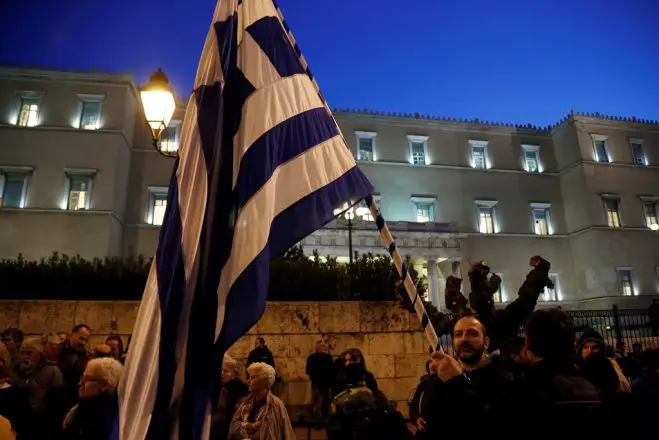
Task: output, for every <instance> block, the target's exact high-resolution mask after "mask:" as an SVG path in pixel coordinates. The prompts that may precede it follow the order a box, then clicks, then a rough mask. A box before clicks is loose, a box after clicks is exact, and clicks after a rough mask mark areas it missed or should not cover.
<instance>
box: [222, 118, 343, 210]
mask: <svg viewBox="0 0 659 440" xmlns="http://www.w3.org/2000/svg"><path fill="white" fill-rule="evenodd" d="M338 135H339V131H338V130H337V128H336V124H335V123H334V120H333V119H332V118H331V117H330V116H329V115H328V114H327V112H326V111H325V109H324V108H315V109H312V110H307V111H306V112H304V113H300V114H298V115H296V116H293V117H292V118H290V119H287V120H285V121H284V122H282V123H280V124H278V125H277V126H275V127H274V128H273V129H272V130H270V131H268V132H267V133H266V134H264V135H263V136H261V137H260V138H259V139H258V140H257V141H256V142H254V144H252V146H251V147H250V148H249V150H247V152H246V153H245V155H244V156H243V158H242V163H241V171H240V172H239V174H238V178H237V183H236V185H235V193H236V204H237V206H238V208H239V209H240V208H241V207H242V206H244V205H245V204H246V203H247V202H248V201H249V199H251V198H252V197H253V196H254V194H256V193H257V192H258V191H259V190H260V188H261V187H262V186H263V185H264V184H265V183H266V182H267V181H268V180H270V177H271V176H272V174H273V172H274V171H275V169H276V168H277V167H279V166H280V165H282V164H284V163H286V162H288V161H290V160H292V159H293V158H294V157H296V156H298V155H299V154H302V153H304V152H305V151H307V150H309V149H311V148H313V147H315V146H316V145H318V144H320V143H322V142H325V141H327V140H329V139H331V138H333V137H335V136H338ZM246 170H249V172H247V171H246Z"/></svg>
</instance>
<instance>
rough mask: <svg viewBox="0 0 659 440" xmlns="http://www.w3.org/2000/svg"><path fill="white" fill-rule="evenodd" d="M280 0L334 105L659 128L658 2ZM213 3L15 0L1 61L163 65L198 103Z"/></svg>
mask: <svg viewBox="0 0 659 440" xmlns="http://www.w3.org/2000/svg"><path fill="white" fill-rule="evenodd" d="M246 1H249V0H246ZM278 3H279V5H280V7H281V8H282V10H283V12H284V15H285V18H286V21H287V22H288V24H289V25H290V27H291V28H292V30H293V33H294V35H295V37H296V39H297V40H298V42H299V44H300V47H301V48H302V51H303V53H304V54H305V56H306V58H307V60H308V61H309V64H310V66H311V69H312V71H313V72H314V75H315V76H316V77H317V79H318V82H319V84H320V86H321V89H322V90H323V93H324V94H325V97H326V98H327V100H328V102H329V104H330V105H331V106H332V107H342V108H355V109H362V108H370V109H375V110H385V111H399V112H409V113H413V112H420V113H424V114H432V115H439V116H451V117H465V118H467V117H468V118H472V117H473V118H479V119H482V120H494V121H502V122H517V123H526V122H532V123H534V124H538V125H545V124H549V123H552V122H556V121H557V120H558V119H559V118H560V117H561V116H563V115H564V114H566V113H567V112H568V111H569V110H570V109H571V108H574V109H576V110H580V111H587V112H596V111H597V112H600V113H605V114H615V115H621V116H637V117H641V118H646V119H659V25H658V23H659V1H657V0H619V1H614V0H499V1H494V0H489V1H487V0H461V1H457V0H453V1H446V0H415V1H410V2H402V1H400V0H397V1H394V0H279V2H278ZM404 4H408V5H410V6H403V5H404ZM193 5H194V6H193ZM214 7H215V2H214V1H213V0H196V1H183V0H159V1H155V0H130V1H129V0H114V1H112V2H90V1H89V0H84V1H83V0H67V1H66V2H53V1H47V0H36V1H34V0H33V1H31V2H26V1H20V2H19V1H18V0H5V1H4V3H3V10H4V12H5V13H3V14H2V16H1V17H0V63H1V64H5V65H7V64H10V65H37V66H43V67H56V68H69V69H90V68H96V69H99V70H112V71H128V70H132V71H133V72H134V74H135V76H136V79H137V81H138V82H139V83H143V82H145V81H146V79H147V78H148V75H149V73H150V72H151V71H153V70H155V69H156V68H157V67H163V68H164V69H165V71H166V72H167V73H168V74H169V75H170V79H171V81H172V82H173V84H174V87H175V88H176V91H177V93H178V94H179V95H182V96H187V94H188V93H189V92H190V88H191V85H192V81H193V78H194V74H195V71H196V68H197V61H198V58H199V54H200V52H201V47H202V44H203V41H204V38H205V36H206V33H207V31H208V26H209V24H210V19H211V17H212V12H213V9H214ZM26 17H29V20H26Z"/></svg>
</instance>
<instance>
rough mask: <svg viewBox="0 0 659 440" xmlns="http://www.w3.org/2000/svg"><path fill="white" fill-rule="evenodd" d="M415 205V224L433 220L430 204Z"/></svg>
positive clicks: (432, 210) (433, 215) (433, 214)
mask: <svg viewBox="0 0 659 440" xmlns="http://www.w3.org/2000/svg"><path fill="white" fill-rule="evenodd" d="M415 205H416V222H417V223H428V222H432V221H434V220H435V213H434V209H433V206H432V205H431V204H430V203H415Z"/></svg>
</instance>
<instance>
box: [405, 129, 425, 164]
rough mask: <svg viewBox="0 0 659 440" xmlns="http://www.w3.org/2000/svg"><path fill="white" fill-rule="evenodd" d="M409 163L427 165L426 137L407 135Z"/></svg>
mask: <svg viewBox="0 0 659 440" xmlns="http://www.w3.org/2000/svg"><path fill="white" fill-rule="evenodd" d="M407 140H408V141H409V142H410V162H411V163H412V164H413V165H428V136H416V135H408V136H407Z"/></svg>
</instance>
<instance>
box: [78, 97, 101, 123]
mask: <svg viewBox="0 0 659 440" xmlns="http://www.w3.org/2000/svg"><path fill="white" fill-rule="evenodd" d="M100 122H101V101H91V100H90V101H86V100H83V101H82V108H81V110H80V124H79V127H80V129H81V130H98V128H99V127H100Z"/></svg>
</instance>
